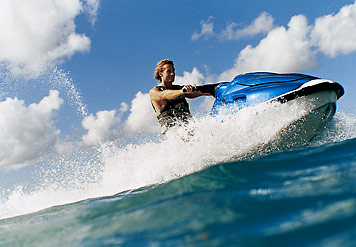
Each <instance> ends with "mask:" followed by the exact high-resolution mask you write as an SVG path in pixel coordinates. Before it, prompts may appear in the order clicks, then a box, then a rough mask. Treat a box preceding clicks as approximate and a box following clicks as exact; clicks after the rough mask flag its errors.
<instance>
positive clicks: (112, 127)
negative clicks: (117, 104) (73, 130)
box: [82, 102, 128, 146]
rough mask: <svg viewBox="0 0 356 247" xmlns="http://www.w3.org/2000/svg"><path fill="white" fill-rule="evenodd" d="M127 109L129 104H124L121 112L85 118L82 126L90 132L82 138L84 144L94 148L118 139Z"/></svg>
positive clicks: (91, 115)
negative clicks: (123, 115)
mask: <svg viewBox="0 0 356 247" xmlns="http://www.w3.org/2000/svg"><path fill="white" fill-rule="evenodd" d="M127 108H128V106H127V104H126V103H124V102H123V103H121V108H120V110H119V111H116V110H111V111H99V112H97V113H96V116H94V115H93V114H90V115H89V116H87V117H85V118H84V119H83V121H82V126H83V128H84V129H86V130H88V133H87V134H86V135H84V136H83V137H82V139H83V143H84V144H85V145H87V146H92V145H96V144H99V143H101V142H106V141H111V140H114V139H115V138H117V137H118V136H119V133H120V132H119V128H120V126H119V124H120V122H121V116H122V113H124V112H125V111H127Z"/></svg>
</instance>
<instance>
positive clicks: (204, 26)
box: [192, 16, 215, 40]
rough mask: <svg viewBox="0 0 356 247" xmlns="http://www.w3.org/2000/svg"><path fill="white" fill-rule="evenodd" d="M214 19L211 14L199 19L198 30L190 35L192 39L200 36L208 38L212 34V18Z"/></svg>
mask: <svg viewBox="0 0 356 247" xmlns="http://www.w3.org/2000/svg"><path fill="white" fill-rule="evenodd" d="M213 19H214V17H213V16H210V17H209V18H208V19H207V20H204V21H201V22H200V25H201V30H200V32H197V31H195V32H194V33H193V35H192V40H197V39H200V38H209V37H212V36H214V35H215V34H214V23H213V22H212V20H213Z"/></svg>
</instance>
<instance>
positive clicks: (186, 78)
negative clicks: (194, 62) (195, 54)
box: [174, 67, 205, 85]
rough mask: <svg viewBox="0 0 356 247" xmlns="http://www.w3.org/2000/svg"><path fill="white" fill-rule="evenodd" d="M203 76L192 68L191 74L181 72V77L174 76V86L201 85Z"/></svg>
mask: <svg viewBox="0 0 356 247" xmlns="http://www.w3.org/2000/svg"><path fill="white" fill-rule="evenodd" d="M204 78H205V77H204V75H203V74H202V73H200V72H199V70H198V69H197V68H196V67H194V68H193V70H192V72H187V71H184V72H183V76H176V79H175V82H174V83H175V84H179V85H186V84H196V85H201V84H203V82H204Z"/></svg>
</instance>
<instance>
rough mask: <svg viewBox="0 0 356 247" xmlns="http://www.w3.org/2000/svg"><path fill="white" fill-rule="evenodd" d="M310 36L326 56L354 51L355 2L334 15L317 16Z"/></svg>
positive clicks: (355, 39)
mask: <svg viewBox="0 0 356 247" xmlns="http://www.w3.org/2000/svg"><path fill="white" fill-rule="evenodd" d="M311 37H312V39H313V42H314V43H315V45H316V46H318V47H319V50H320V51H321V52H322V53H324V54H325V55H327V56H330V57H335V56H337V55H338V54H340V53H341V54H344V55H347V54H350V53H352V52H355V51H356V2H355V3H354V4H351V5H347V6H344V7H343V8H342V9H341V10H340V11H339V12H338V13H337V14H336V15H326V16H322V17H320V18H317V19H316V20H315V27H314V29H313V31H312V34H311Z"/></svg>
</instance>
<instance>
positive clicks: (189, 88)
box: [182, 85, 197, 94]
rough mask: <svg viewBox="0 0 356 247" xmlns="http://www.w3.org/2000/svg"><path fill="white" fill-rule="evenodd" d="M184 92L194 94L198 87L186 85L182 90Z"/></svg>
mask: <svg viewBox="0 0 356 247" xmlns="http://www.w3.org/2000/svg"><path fill="white" fill-rule="evenodd" d="M182 91H183V93H185V94H192V93H194V92H196V91H197V86H196V85H185V86H184V87H183V88H182Z"/></svg>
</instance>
